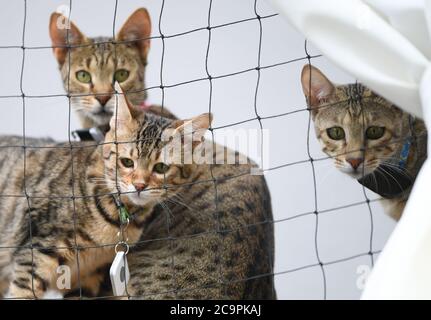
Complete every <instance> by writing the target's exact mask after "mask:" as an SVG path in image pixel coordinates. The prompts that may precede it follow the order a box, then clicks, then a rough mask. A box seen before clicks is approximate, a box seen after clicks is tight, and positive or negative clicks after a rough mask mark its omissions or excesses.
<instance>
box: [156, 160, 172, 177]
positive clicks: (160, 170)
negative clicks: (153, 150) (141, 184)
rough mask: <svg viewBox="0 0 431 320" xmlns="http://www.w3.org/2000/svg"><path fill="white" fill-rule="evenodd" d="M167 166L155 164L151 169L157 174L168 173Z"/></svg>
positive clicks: (161, 163)
mask: <svg viewBox="0 0 431 320" xmlns="http://www.w3.org/2000/svg"><path fill="white" fill-rule="evenodd" d="M169 168H170V167H169V166H168V165H167V164H165V163H163V162H159V163H156V164H155V165H154V167H153V171H154V172H156V173H159V174H164V173H166V172H168V170H169Z"/></svg>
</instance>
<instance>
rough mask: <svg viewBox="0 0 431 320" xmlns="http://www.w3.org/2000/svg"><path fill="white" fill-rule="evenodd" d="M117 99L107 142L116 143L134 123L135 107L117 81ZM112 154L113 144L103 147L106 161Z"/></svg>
mask: <svg viewBox="0 0 431 320" xmlns="http://www.w3.org/2000/svg"><path fill="white" fill-rule="evenodd" d="M114 88H115V92H116V93H115V97H116V100H115V101H116V105H115V107H114V114H113V115H112V118H111V121H110V122H109V127H110V129H109V131H108V132H107V134H106V138H107V139H105V141H115V138H116V137H118V136H121V135H123V134H125V133H128V132H129V128H131V126H132V122H133V113H132V112H133V111H132V110H133V106H132V105H131V104H130V102H129V101H128V99H127V97H126V95H125V94H124V91H123V89H122V88H121V86H120V85H119V84H118V82H117V81H115V85H114ZM110 154H111V144H110V143H106V144H104V145H103V156H104V158H105V159H107V158H109V155H110Z"/></svg>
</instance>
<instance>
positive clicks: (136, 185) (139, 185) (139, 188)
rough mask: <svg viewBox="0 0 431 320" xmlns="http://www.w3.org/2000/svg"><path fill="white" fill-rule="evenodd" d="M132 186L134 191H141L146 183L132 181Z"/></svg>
mask: <svg viewBox="0 0 431 320" xmlns="http://www.w3.org/2000/svg"><path fill="white" fill-rule="evenodd" d="M133 186H134V187H135V189H136V191H138V192H142V191H144V190H145V188H146V187H147V185H146V184H145V183H134V184H133Z"/></svg>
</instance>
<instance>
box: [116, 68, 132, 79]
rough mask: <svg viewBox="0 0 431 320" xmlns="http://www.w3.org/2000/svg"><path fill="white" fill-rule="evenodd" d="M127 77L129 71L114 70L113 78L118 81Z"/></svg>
mask: <svg viewBox="0 0 431 320" xmlns="http://www.w3.org/2000/svg"><path fill="white" fill-rule="evenodd" d="M127 78H129V71H127V70H124V69H120V70H117V71H115V74H114V80H115V81H118V82H123V81H126V80H127Z"/></svg>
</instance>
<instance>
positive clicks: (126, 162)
mask: <svg viewBox="0 0 431 320" xmlns="http://www.w3.org/2000/svg"><path fill="white" fill-rule="evenodd" d="M120 161H121V164H122V165H123V166H125V167H126V168H133V166H134V165H135V163H134V162H133V160H132V159H129V158H120Z"/></svg>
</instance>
